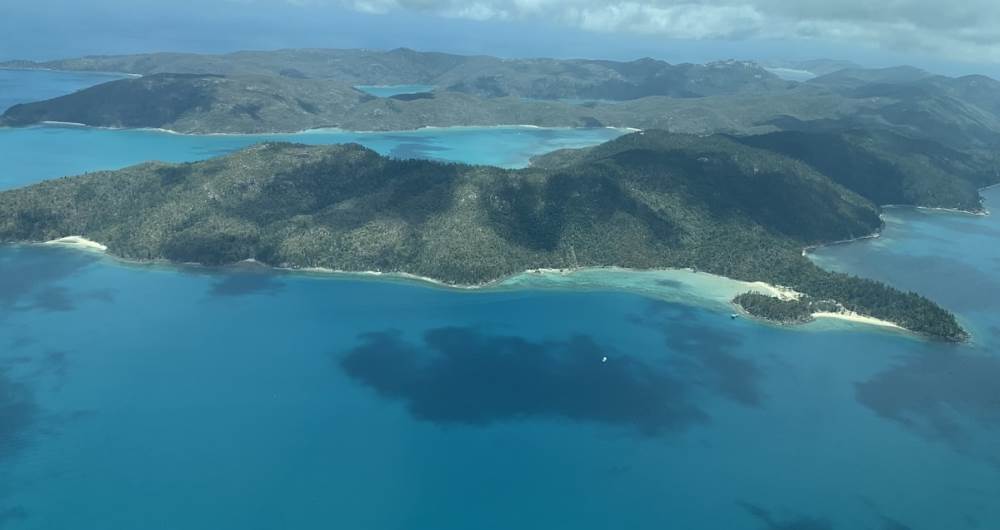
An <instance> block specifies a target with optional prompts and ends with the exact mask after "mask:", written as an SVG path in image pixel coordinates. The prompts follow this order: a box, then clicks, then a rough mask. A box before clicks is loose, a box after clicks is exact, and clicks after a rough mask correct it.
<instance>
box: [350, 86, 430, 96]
mask: <svg viewBox="0 0 1000 530" xmlns="http://www.w3.org/2000/svg"><path fill="white" fill-rule="evenodd" d="M354 88H356V89H358V90H360V91H362V92H367V93H369V94H371V95H373V96H378V97H380V98H387V97H392V96H399V95H403V94H423V93H425V92H433V91H434V87H433V86H431V85H358V86H356V87H354Z"/></svg>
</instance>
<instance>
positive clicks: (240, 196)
mask: <svg viewBox="0 0 1000 530" xmlns="http://www.w3.org/2000/svg"><path fill="white" fill-rule="evenodd" d="M880 227H881V219H880V217H879V208H878V207H877V206H876V205H875V204H874V203H872V202H871V201H870V200H868V199H866V198H865V197H864V196H862V195H859V194H858V193H856V192H855V191H852V190H851V189H849V188H848V187H846V186H845V184H843V183H838V182H837V181H836V180H835V179H832V178H831V177H830V176H828V175H826V174H824V173H822V172H820V171H817V170H816V169H815V168H814V167H811V166H810V165H809V164H807V163H805V162H802V161H798V160H795V159H792V158H789V157H788V156H785V155H783V154H779V153H777V152H775V151H772V150H768V149H763V148H760V147H754V146H750V145H747V143H745V142H743V141H742V140H740V139H734V138H731V137H727V136H723V135H714V136H707V137H701V136H695V135H682V134H672V133H667V132H663V131H642V132H637V133H633V134H629V135H626V136H623V137H620V138H618V139H616V140H613V141H611V142H608V143H606V144H602V145H601V146H598V147H595V148H592V149H587V150H581V151H576V152H560V153H557V154H553V155H550V156H549V157H547V158H543V159H542V160H540V161H539V164H538V165H537V166H536V167H531V168H527V169H523V170H504V169H500V168H495V167H488V166H469V165H461V164H444V163H438V162H430V161H420V160H396V159H391V158H387V157H383V156H380V155H378V154H377V153H375V152H374V151H371V150H368V149H365V148H363V147H361V146H358V145H353V144H352V145H340V146H303V145H295V144H285V143H267V144H260V145H257V146H254V147H250V148H247V149H244V150H242V151H239V152H236V153H233V154H230V155H227V156H223V157H219V158H214V159H210V160H206V161H202V162H196V163H187V164H163V163H157V162H150V163H145V164H141V165H138V166H133V167H130V168H126V169H123V170H120V171H107V172H97V173H91V174H87V175H82V176H76V177H68V178H62V179H57V180H51V181H46V182H42V183H39V184H35V185H33V186H29V187H26V188H22V189H16V190H11V191H6V192H3V193H0V241H4V242H43V241H49V240H54V239H58V238H62V237H66V236H82V237H84V238H86V239H88V240H93V241H96V242H98V243H100V244H102V245H106V247H107V251H108V252H110V253H112V254H114V255H116V256H120V257H122V258H126V259H133V260H169V261H173V262H181V263H191V262H193V263H201V264H206V265H224V264H231V263H236V262H240V261H244V260H248V259H252V260H256V261H258V262H261V263H264V264H268V265H271V266H276V267H288V268H296V269H307V268H322V269H329V270H339V271H380V272H397V273H409V274H415V275H418V276H423V277H427V278H433V279H436V280H439V281H442V282H446V283H449V284H456V285H476V284H482V283H485V282H491V281H495V280H497V279H500V278H503V277H506V276H509V275H512V274H516V273H519V272H522V271H525V270H530V269H540V268H565V269H576V268H582V267H592V266H620V267H627V268H634V269H656V268H669V267H690V268H697V269H698V270H702V271H706V272H710V273H714V274H719V275H723V276H728V277H731V278H736V279H741V280H748V281H765V282H767V283H771V284H774V285H780V286H784V287H787V288H789V289H792V290H794V291H796V292H798V293H801V294H802V295H803V296H806V297H808V298H807V299H806V300H809V301H815V302H817V303H818V302H820V301H821V302H822V307H821V308H822V309H831V310H837V311H844V312H853V313H858V314H862V315H868V316H871V317H875V318H878V319H881V320H885V321H888V322H893V323H895V324H898V325H899V326H901V327H903V328H906V329H909V330H912V331H915V332H919V333H923V334H926V335H929V336H934V337H940V338H943V339H947V340H963V339H964V338H965V337H966V333H965V331H964V330H963V329H962V328H961V327H960V326H959V324H958V323H957V321H956V320H955V318H954V316H953V315H951V314H950V313H949V312H947V311H946V310H944V309H942V308H941V307H939V306H937V305H936V304H934V303H933V302H931V301H929V300H927V299H926V298H923V297H921V296H919V295H916V294H914V293H902V292H900V291H897V290H895V289H893V288H891V287H889V286H887V285H884V284H882V283H879V282H875V281H872V280H867V279H862V278H857V277H853V276H849V275H845V274H840V273H834V272H829V271H825V270H822V269H820V268H819V267H817V266H815V265H814V264H813V263H812V262H811V261H809V259H808V258H806V257H805V256H804V255H803V253H802V249H803V247H805V246H808V245H815V244H821V243H824V242H830V241H837V240H844V239H850V238H856V237H860V236H865V235H868V234H871V233H873V232H875V231H877V230H879V229H880ZM737 301H738V302H740V299H738V300H737ZM743 302H745V303H744V304H742V305H743V306H744V307H745V308H746V309H747V310H748V311H749V312H751V313H754V314H757V315H760V316H765V317H769V318H770V317H780V316H781V315H778V313H779V312H782V313H786V312H787V313H788V314H792V315H795V314H801V312H802V308H800V307H799V308H795V307H793V308H785V307H784V306H781V305H775V304H771V303H769V301H766V300H761V299H759V298H756V297H754V298H750V299H748V298H746V297H743ZM755 308H762V309H759V310H758V309H755ZM809 309H815V307H810V308H809ZM782 318H783V317H782Z"/></svg>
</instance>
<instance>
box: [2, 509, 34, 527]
mask: <svg viewBox="0 0 1000 530" xmlns="http://www.w3.org/2000/svg"><path fill="white" fill-rule="evenodd" d="M27 518H28V511H27V510H25V509H24V507H23V506H14V507H12V508H4V509H0V528H4V527H5V526H7V524H8V523H16V522H18V521H23V520H25V519H27Z"/></svg>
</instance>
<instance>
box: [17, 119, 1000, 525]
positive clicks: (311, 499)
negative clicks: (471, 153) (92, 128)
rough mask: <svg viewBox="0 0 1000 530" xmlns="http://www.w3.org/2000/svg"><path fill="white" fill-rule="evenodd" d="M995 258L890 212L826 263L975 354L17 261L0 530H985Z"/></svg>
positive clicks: (63, 258) (945, 229) (342, 281)
mask: <svg viewBox="0 0 1000 530" xmlns="http://www.w3.org/2000/svg"><path fill="white" fill-rule="evenodd" d="M37 131H38V129H16V130H8V131H5V133H6V134H8V135H17V134H25V135H31V134H35V133H36V132H37ZM82 131H86V130H85V129H84V130H82ZM123 132H129V131H123ZM131 132H135V131H131ZM8 137H9V136H8ZM118 138H127V136H120V137H118ZM156 138H159V139H160V140H161V141H162V142H163V143H162V145H161V147H162V149H163V150H164V152H169V151H170V150H171V149H174V147H173V146H172V144H171V143H170V142H173V141H175V140H174V139H173V138H175V137H173V136H168V135H164V136H158V137H156ZM4 141H6V140H4ZM108 143H109V145H110V144H112V142H108ZM496 143H497V142H494V145H495V144H496ZM150 144H151V147H149V149H150V152H153V150H154V149H156V141H154V140H150ZM0 145H3V144H2V143H0ZM36 145H37V146H38V147H37V149H36V151H35V154H36V157H44V156H47V155H48V153H49V151H48V150H47V149H46V148H45V147H44V144H43V143H41V142H39V143H38V144H36ZM483 149H484V150H485V149H486V148H483ZM205 156H208V155H205ZM27 159H30V157H20V156H19V157H17V158H15V157H11V156H10V153H9V152H8V151H0V174H4V175H14V177H13V178H14V182H26V181H29V180H31V179H34V178H39V177H31V178H29V179H21V178H20V177H17V175H20V174H24V173H30V172H31V171H32V170H33V168H30V167H25V166H23V165H20V164H23V163H24V162H23V161H24V160H27ZM91 162H93V163H95V164H97V163H100V160H99V159H98V158H96V157H95V158H94V159H92V160H91ZM109 163H113V160H109ZM41 177H45V175H41ZM19 179H20V180H19ZM986 196H987V205H988V206H989V207H991V208H993V209H997V208H1000V190H992V191H989V192H987V193H986ZM998 240H1000V219H998V217H997V216H985V217H982V216H979V217H977V216H968V215H960V214H950V213H941V212H929V211H925V210H913V209H892V210H889V212H888V222H887V228H886V231H885V233H884V235H883V236H882V237H881V238H878V239H873V240H866V241H860V242H856V243H852V244H848V245H839V246H834V247H827V248H823V249H820V250H819V251H817V252H816V253H815V259H817V261H818V262H820V263H821V264H822V265H823V266H825V267H830V268H835V269H838V270H844V271H848V272H854V273H857V274H864V275H867V276H871V277H876V278H879V279H883V280H885V281H888V282H890V283H892V284H894V285H897V286H898V287H901V288H906V289H914V290H917V291H919V292H921V293H924V294H926V295H928V296H931V297H933V298H935V299H936V300H938V301H940V302H941V303H943V304H944V305H946V306H947V307H949V308H950V309H953V310H955V311H956V312H957V313H958V314H959V315H960V316H961V318H962V320H963V323H965V324H966V325H967V326H968V327H969V328H970V329H971V330H972V331H973V333H974V335H975V340H974V341H973V342H972V343H970V344H964V345H953V344H943V343H936V342H930V341H926V340H923V339H920V338H916V337H912V336H909V335H906V334H901V333H896V332H891V331H884V330H879V329H875V328H871V327H866V326H861V325H852V324H833V323H816V324H812V325H809V326H805V327H800V328H782V327H776V326H770V325H764V324H759V323H756V322H753V321H750V320H742V319H741V320H736V321H733V320H730V319H729V317H728V314H727V312H726V311H725V310H724V309H720V308H718V307H714V306H710V305H707V304H706V305H698V304H693V305H692V304H677V303H671V302H666V301H662V300H658V299H656V298H652V297H646V296H640V295H637V294H633V293H629V292H624V291H615V290H587V291H586V292H575V291H572V290H566V289H563V290H559V289H548V290H526V289H509V290H503V289H501V290H490V291H482V292H468V291H460V290H450V289H444V288H438V287H431V286H427V285H423V284H417V283H413V282H406V281H385V280H371V279H358V278H357V277H348V276H320V275H303V274H284V273H277V272H270V271H265V270H257V269H201V268H192V267H186V268H185V267H169V266H154V265H130V264H124V263H121V262H118V261H116V260H114V259H112V258H109V257H105V256H102V255H99V254H90V253H86V252H81V251H77V250H72V249H66V248H58V247H51V246H3V247H0V528H4V529H6V528H16V529H62V528H115V529H117V528H123V529H133V528H143V529H149V530H159V529H163V530H167V529H170V530H174V529H178V528H184V529H213V530H214V529H219V528H241V529H244V528H245V529H258V528H259V529H274V528H296V529H299V528H303V529H309V528H345V529H354V528H358V529H373V530H377V529H435V530H443V529H469V528H475V529H486V530H489V529H511V528H574V529H608V528H616V529H618V528H622V529H624V528H636V529H646V528H676V529H708V530H716V529H717V530H739V529H765V530H830V529H836V530H855V529H874V530H900V529H904V528H910V529H914V530H942V529H949V530H952V529H954V530H960V529H965V528H969V529H992V528H998V527H1000V502H998V501H997V499H1000V384H998V383H1000V356H998V355H997V353H996V352H997V351H998V350H1000V348H998V346H1000V245H997V244H996V243H997V241H998ZM670 288H671V287H670V286H669V285H665V286H664V289H670ZM603 357H607V359H608V360H607V362H602V361H601V359H602V358H603Z"/></svg>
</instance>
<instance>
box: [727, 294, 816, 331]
mask: <svg viewBox="0 0 1000 530" xmlns="http://www.w3.org/2000/svg"><path fill="white" fill-rule="evenodd" d="M733 303H735V304H736V305H738V306H740V307H741V308H743V310H744V311H746V312H747V313H750V314H751V315H753V316H756V317H760V318H764V319H767V320H773V321H775V322H782V323H791V324H797V323H801V322H809V321H811V320H812V319H813V316H812V314H813V312H814V311H813V307H812V303H811V301H810V300H809V299H808V298H806V297H803V298H800V299H789V300H782V299H780V298H777V297H774V296H769V295H766V294H761V293H758V292H746V293H743V294H740V295H738V296H737V297H736V298H733Z"/></svg>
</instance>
